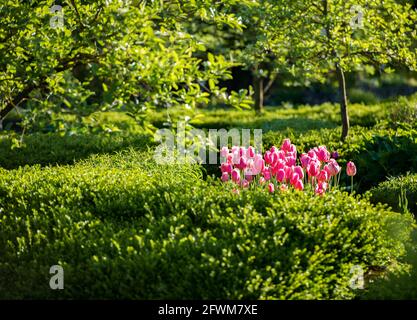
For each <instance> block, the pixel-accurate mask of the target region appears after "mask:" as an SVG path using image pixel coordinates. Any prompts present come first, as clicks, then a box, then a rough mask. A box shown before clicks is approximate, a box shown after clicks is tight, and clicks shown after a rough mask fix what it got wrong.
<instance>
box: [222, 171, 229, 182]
mask: <svg viewBox="0 0 417 320" xmlns="http://www.w3.org/2000/svg"><path fill="white" fill-rule="evenodd" d="M222 181H223V182H226V181H229V174H228V173H227V172H223V173H222Z"/></svg>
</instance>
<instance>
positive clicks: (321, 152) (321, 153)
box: [316, 146, 330, 162]
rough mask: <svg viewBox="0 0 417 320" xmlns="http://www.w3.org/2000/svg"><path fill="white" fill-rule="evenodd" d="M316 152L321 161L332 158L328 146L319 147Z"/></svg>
mask: <svg viewBox="0 0 417 320" xmlns="http://www.w3.org/2000/svg"><path fill="white" fill-rule="evenodd" d="M316 154H317V158H318V159H319V160H320V161H321V162H328V161H329V160H330V152H329V151H327V149H326V147H324V146H320V147H318V149H317V151H316Z"/></svg>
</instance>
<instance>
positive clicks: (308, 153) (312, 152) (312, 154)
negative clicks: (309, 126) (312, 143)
mask: <svg viewBox="0 0 417 320" xmlns="http://www.w3.org/2000/svg"><path fill="white" fill-rule="evenodd" d="M307 155H308V156H309V157H310V159H311V160H316V159H317V154H316V151H315V150H314V149H311V150H310V151H309V152H307Z"/></svg>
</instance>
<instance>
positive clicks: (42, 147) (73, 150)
mask: <svg viewBox="0 0 417 320" xmlns="http://www.w3.org/2000/svg"><path fill="white" fill-rule="evenodd" d="M152 145H153V143H152V140H151V137H150V136H149V135H144V134H139V133H137V134H131V133H127V134H124V133H116V132H115V133H112V134H82V135H61V134H59V133H47V134H45V133H35V134H30V135H26V136H24V139H23V145H21V146H20V147H17V148H16V147H15V146H14V137H13V135H3V136H0V149H1V152H0V167H3V168H5V169H14V168H18V167H19V166H25V165H35V164H39V165H41V166H46V165H55V164H71V163H74V160H80V159H85V158H88V157H89V156H91V155H92V154H100V153H113V152H116V151H120V150H123V149H127V148H130V147H132V148H135V149H138V150H146V149H147V148H148V147H152Z"/></svg>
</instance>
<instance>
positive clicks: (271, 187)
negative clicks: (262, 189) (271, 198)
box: [268, 183, 275, 193]
mask: <svg viewBox="0 0 417 320" xmlns="http://www.w3.org/2000/svg"><path fill="white" fill-rule="evenodd" d="M268 191H269V192H270V193H274V191H275V187H274V184H273V183H270V184H268Z"/></svg>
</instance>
